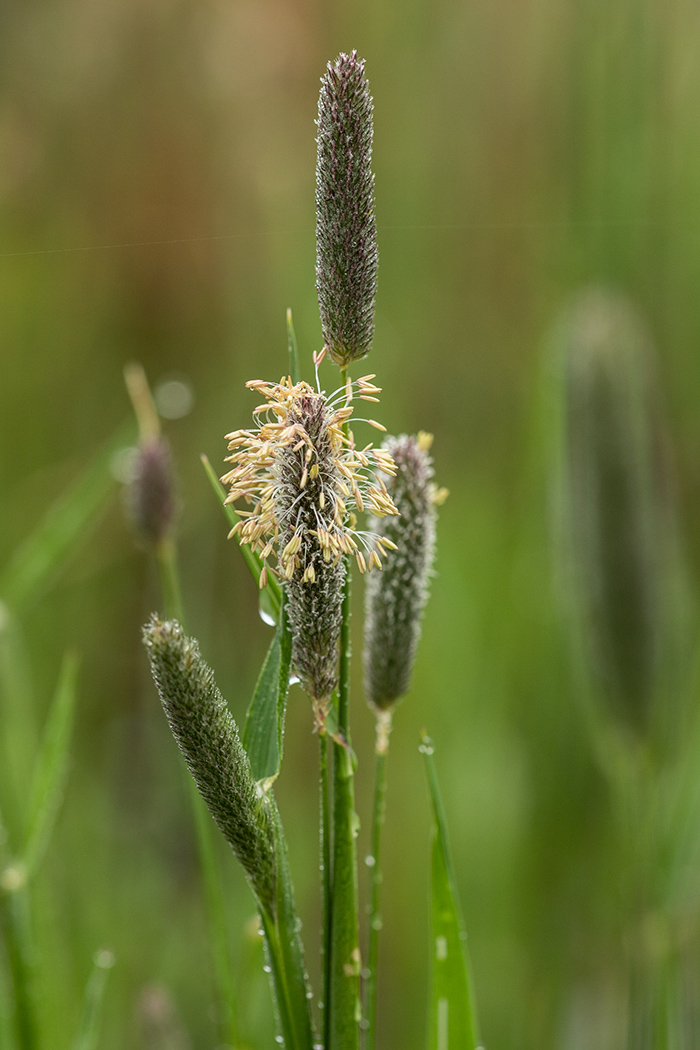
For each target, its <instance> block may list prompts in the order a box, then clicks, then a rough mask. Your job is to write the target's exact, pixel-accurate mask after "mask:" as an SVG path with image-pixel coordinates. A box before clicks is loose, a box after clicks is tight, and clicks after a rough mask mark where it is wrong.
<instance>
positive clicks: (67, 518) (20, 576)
mask: <svg viewBox="0 0 700 1050" xmlns="http://www.w3.org/2000/svg"><path fill="white" fill-rule="evenodd" d="M133 436H134V425H133V423H131V422H129V424H128V425H125V426H122V427H120V428H119V429H118V430H117V431H116V432H115V434H113V436H112V437H111V438H110V440H109V441H108V442H106V444H105V445H104V446H103V448H102V449H101V450H100V451H99V452H98V454H97V455H96V456H95V458H94V459H93V461H92V463H91V464H90V465H89V466H88V467H87V469H86V470H85V471H84V472H83V473H82V474H81V475H80V476H79V477H78V479H77V480H76V481H75V482H74V484H73V485H72V487H71V488H70V489H69V490H68V491H67V492H66V493H65V494H64V495H63V496H61V497H60V498H59V499H58V500H57V501H56V502H55V503H54V504H53V505H52V506H51V507H50V508H49V509H48V511H47V512H46V514H45V516H44V517H43V519H42V520H41V521H40V522H39V523H38V525H37V526H36V528H35V529H34V531H33V532H32V533H30V535H29V536H28V537H27V539H26V540H25V541H24V543H23V544H22V545H21V546H20V547H19V548H18V549H17V551H16V552H15V554H14V556H13V557H12V559H11V560H10V562H9V564H8V565H7V566H6V567H5V569H4V570H3V571H2V573H0V598H2V600H3V601H4V602H5V603H6V604H7V605H8V606H9V607H10V609H11V610H12V611H13V612H14V613H15V614H16V615H18V616H21V615H22V614H23V613H24V611H25V610H26V609H27V608H28V607H29V606H30V605H31V604H32V603H33V602H34V601H36V599H37V598H38V597H39V595H40V594H41V592H42V591H43V590H44V588H45V587H47V586H48V584H49V583H50V581H51V578H52V577H53V576H54V575H55V574H56V573H57V572H58V570H59V569H60V567H61V564H62V563H63V562H64V561H65V560H66V558H68V556H69V555H70V554H71V552H72V551H73V550H74V549H75V547H76V546H77V544H78V543H79V541H80V540H82V539H83V538H84V535H85V532H86V531H87V529H88V528H89V527H90V525H91V524H92V522H93V521H94V519H95V518H96V517H97V515H98V513H99V512H100V510H101V509H102V508H103V507H104V505H105V503H106V500H107V498H108V496H109V495H110V493H111V492H112V490H113V489H114V487H115V485H116V482H115V479H114V477H113V475H112V472H111V461H112V459H113V457H114V455H115V453H116V452H118V451H119V450H120V449H122V448H124V447H125V445H128V444H129V443H131V442H132V441H133Z"/></svg>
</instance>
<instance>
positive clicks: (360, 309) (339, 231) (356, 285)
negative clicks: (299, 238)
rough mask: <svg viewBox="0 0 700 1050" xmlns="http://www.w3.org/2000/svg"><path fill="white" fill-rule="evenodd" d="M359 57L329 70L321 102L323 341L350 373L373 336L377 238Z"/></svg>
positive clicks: (368, 109)
mask: <svg viewBox="0 0 700 1050" xmlns="http://www.w3.org/2000/svg"><path fill="white" fill-rule="evenodd" d="M364 68H365V64H364V61H363V60H361V59H359V58H358V57H357V52H356V51H353V52H352V54H350V55H345V54H341V55H339V56H338V58H337V59H336V61H335V62H334V63H330V62H329V64H328V69H327V71H326V74H325V76H324V77H323V78H322V80H321V93H320V95H319V100H318V122H317V123H318V136H317V140H316V141H317V147H318V153H317V164H316V291H317V292H318V303H319V309H320V312H321V326H322V330H323V339H324V342H325V345H326V346H327V348H328V350H329V352H330V354H331V356H332V357H333V360H334V361H335V362H336V363H337V364H339V365H341V367H345V366H347V365H348V364H349V363H350V362H351V361H355V360H357V359H358V358H361V357H364V356H365V354H366V353H368V351H369V349H370V347H371V345H372V338H373V336H374V300H375V296H376V292H377V260H378V256H377V234H376V222H375V217H374V176H373V174H372V168H371V163H372V134H373V132H372V109H373V106H372V96H371V95H370V93H369V85H368V83H367V80H366V78H365V75H364Z"/></svg>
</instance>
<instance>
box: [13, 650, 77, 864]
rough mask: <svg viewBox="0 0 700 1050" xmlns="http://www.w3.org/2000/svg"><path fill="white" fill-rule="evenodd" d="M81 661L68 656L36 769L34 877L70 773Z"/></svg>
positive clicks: (30, 837) (31, 825) (31, 818)
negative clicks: (71, 741) (70, 752)
mask: <svg viewBox="0 0 700 1050" xmlns="http://www.w3.org/2000/svg"><path fill="white" fill-rule="evenodd" d="M77 674H78V659H77V657H76V656H75V654H74V653H67V654H66V656H65V658H64V660H63V666H62V668H61V674H60V677H59V680H58V687H57V689H56V692H55V694H54V699H53V703H52V705H51V710H50V712H49V717H48V721H47V723H46V729H45V730H44V739H43V741H42V745H41V750H40V752H39V755H38V757H37V761H36V766H35V768H34V776H33V781H32V789H31V793H30V796H29V809H28V813H27V824H26V839H25V847H24V863H25V866H26V868H27V872H28V874H29V875H30V876H31V875H32V874H33V873H34V872H35V871H36V869H37V867H38V866H39V863H40V862H41V858H42V856H43V854H44V851H45V849H46V847H47V845H48V842H49V839H50V837H51V832H52V831H53V825H54V822H55V819H56V815H57V813H58V808H59V806H60V802H61V796H62V793H63V785H64V783H65V779H66V773H67V770H68V756H69V748H70V740H71V733H72V729H73V721H74V715H75V698H76V680H77Z"/></svg>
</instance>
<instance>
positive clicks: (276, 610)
mask: <svg viewBox="0 0 700 1050" xmlns="http://www.w3.org/2000/svg"><path fill="white" fill-rule="evenodd" d="M201 459H202V465H203V466H204V469H205V471H206V474H207V477H208V478H209V482H210V484H211V487H212V488H213V489H214V492H215V493H216V498H217V499H218V501H219V504H220V505H221V508H222V510H223V512H224V515H225V517H226V520H227V521H228V523H229V526H230V527H231V528H233V526H234V525H235V524H236V523H237V522H238V521H239V520H240V519H239V517H238V515H237V514H236V512H235V510H234V509H233V507H232V506H231V504H230V503H229V504H226V505H224V500H225V499H226V489H225V488H224V486H223V485H222V484H221V482H220V481H219V479H218V477H217V476H216V472H215V471H214V468H213V467H212V465H211V463H210V462H209V459H208V457H207V456H205V455H202V457H201ZM240 546H241V553H242V554H243V557H244V558H245V560H246V564H247V566H248V568H249V569H250V571H251V573H252V576H253V579H254V580H255V582H256V583H259V582H260V573H261V572H262V562H261V560H260V558H259V557H258V556H257V554H254V553H253V551H252V550H251V549H250V547H249V546H248V545H247V544H245V543H244V544H241V545H240ZM281 604H282V590H281V588H280V585H279V584H278V582H277V580H274V579H272V578H271V577H270V576H268V581H267V586H266V587H263V589H262V590H261V591H260V615H261V617H262V619H263V620H264V621H265V623H269V624H271V625H273V626H274V625H275V624H276V623H277V622H278V620H279V615H280V605H281Z"/></svg>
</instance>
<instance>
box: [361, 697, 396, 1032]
mask: <svg viewBox="0 0 700 1050" xmlns="http://www.w3.org/2000/svg"><path fill="white" fill-rule="evenodd" d="M391 718H392V712H391V711H390V710H389V711H381V712H378V715H377V739H376V745H375V749H374V802H373V806H372V852H371V853H370V858H371V859H370V858H368V859H370V872H371V889H370V905H369V937H368V947H367V969H368V972H369V976H368V977H367V983H366V985H365V1025H366V1028H365V1043H364V1045H365V1050H374V1048H375V1046H376V1044H377V971H378V966H379V933H380V931H381V928H382V917H381V912H380V907H379V898H380V893H381V889H380V887H381V884H382V869H381V844H382V828H383V826H384V815H385V811H386V801H385V800H386V756H387V752H388V750H389V733H390V732H391Z"/></svg>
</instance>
